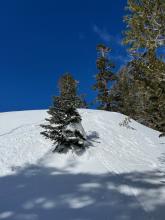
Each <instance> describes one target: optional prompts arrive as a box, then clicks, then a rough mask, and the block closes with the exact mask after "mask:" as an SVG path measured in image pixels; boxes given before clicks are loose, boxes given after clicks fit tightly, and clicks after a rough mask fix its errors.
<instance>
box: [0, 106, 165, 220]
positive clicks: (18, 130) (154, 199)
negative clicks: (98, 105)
mask: <svg viewBox="0 0 165 220" xmlns="http://www.w3.org/2000/svg"><path fill="white" fill-rule="evenodd" d="M80 113H81V115H82V118H83V121H82V123H83V126H84V128H85V130H86V132H87V135H88V136H90V135H91V134H92V132H95V133H94V134H93V137H92V138H91V140H89V141H90V142H91V144H92V145H93V146H91V147H89V149H87V151H86V152H85V153H84V154H83V155H82V156H81V155H79V156H78V155H76V154H74V153H71V152H69V153H67V154H66V155H58V154H52V153H51V152H50V151H51V149H52V146H51V142H50V141H48V140H45V139H44V138H43V137H42V136H41V135H40V131H41V128H40V126H39V124H41V123H43V118H44V117H45V116H46V114H45V111H34V112H33V111H29V112H22V113H21V112H20V113H7V114H5V113H3V114H4V118H5V117H6V119H4V121H3V120H2V119H3V118H2V116H1V118H0V123H1V120H2V124H3V123H4V122H5V123H4V127H5V129H4V132H3V128H0V129H1V130H0V131H1V133H0V176H2V178H3V177H5V176H10V175H16V174H17V172H19V170H23V169H24V168H25V169H26V167H28V166H34V167H32V168H30V171H28V174H27V175H32V176H33V175H36V173H39V172H41V173H42V169H45V168H47V167H48V168H49V167H50V168H52V167H54V168H57V169H59V171H55V173H56V174H58V172H64V173H70V174H74V175H75V174H77V175H79V174H85V173H88V174H90V173H91V174H92V175H93V174H94V175H97V176H99V175H102V174H104V175H105V174H106V176H107V177H108V176H109V178H111V176H114V178H116V179H119V180H120V181H119V183H120V186H115V185H112V186H110V187H113V188H114V187H115V189H116V188H117V190H118V191H119V192H121V193H122V194H124V195H129V196H130V198H131V199H132V203H134V205H135V204H136V206H137V207H138V210H139V212H141V214H139V216H137V217H136V216H135V217H136V218H135V220H136V219H139V220H143V219H144V220H164V219H165V211H164V212H163V211H162V209H163V210H164V209H165V206H164V207H162V206H163V205H164V204H165V184H164V183H165V178H164V177H165V171H164V170H165V149H164V148H163V147H165V146H163V144H160V143H163V142H164V138H162V140H163V141H162V140H160V139H159V138H158V135H159V133H158V132H156V131H153V130H152V129H149V128H146V127H145V126H143V125H140V124H138V123H136V122H134V121H132V122H131V126H132V127H133V128H134V129H135V130H132V129H127V128H125V127H120V126H119V123H120V122H121V121H122V120H123V119H124V116H123V115H121V114H118V113H109V112H104V111H92V110H80ZM12 114H13V116H12ZM14 114H18V115H17V117H16V118H14ZM19 114H22V115H21V121H20V118H19ZM26 114H27V115H26ZM8 117H9V118H12V117H13V119H12V120H13V121H12V126H10V121H9V122H7V123H8V125H6V121H7V118H8ZM22 118H23V119H22ZM20 124H21V125H20ZM35 166H36V167H35ZM42 167H43V168H42ZM150 172H151V176H149V175H147V174H148V173H150ZM152 172H155V173H156V174H155V173H154V174H152ZM132 173H135V176H134V177H133V178H135V181H136V178H137V182H138V181H139V182H140V181H143V182H140V183H139V184H141V185H142V187H139V186H138V185H136V184H134V180H131V182H133V184H132V185H131V184H130V183H129V182H130V181H129V178H124V177H123V176H124V175H128V177H129V175H131V174H132ZM145 173H146V175H144V174H145ZM157 174H160V176H159V175H157ZM61 175H62V174H61ZM138 175H141V176H142V177H141V178H140V180H138V178H139V177H138ZM115 176H116V177H115ZM100 178H101V177H100ZM0 184H1V179H0ZM145 184H146V185H147V184H148V185H149V186H150V188H149V189H146V188H145ZM154 184H155V186H156V185H160V188H157V187H154ZM163 184H164V186H163ZM143 185H144V187H143ZM0 186H1V185H0ZM106 190H107V189H106ZM2 192H3V189H2ZM112 192H113V191H112ZM112 192H111V190H110V195H111V193H112ZM68 193H69V192H68ZM107 193H108V191H107ZM107 195H108V194H107ZM112 195H113V194H112ZM0 196H1V189H0ZM131 196H133V198H134V200H133V198H132V197H131ZM85 198H86V199H85ZM103 198H104V196H103ZM77 199H78V198H77ZM84 199H85V201H86V203H88V202H89V204H90V203H91V204H92V201H90V198H87V197H84ZM9 200H12V199H11V197H10V196H9ZM71 201H72V200H71ZM75 201H77V200H75ZM98 201H99V200H98ZM1 202H3V201H1V199H0V204H1ZM74 203H75V202H74V200H73V204H74ZM77 203H78V202H76V204H77ZM81 203H82V202H80V204H81ZM98 203H99V202H98ZM119 203H120V201H119ZM50 204H51V203H50ZM52 204H53V202H52ZM73 204H72V205H71V206H75V205H73ZM82 204H83V203H82ZM12 205H13V203H12ZM116 205H117V206H118V204H116ZM80 206H81V205H80ZM122 206H124V204H122ZM159 206H160V207H161V209H160V210H161V212H162V213H160V211H159V210H158V211H157V210H156V207H159ZM52 207H53V205H52ZM7 208H8V209H9V210H7V209H6V211H4V212H2V211H1V205H0V219H8V220H10V219H11V220H12V219H13V220H16V219H21V220H27V219H28V220H38V216H37V215H36V214H33V213H30V214H29V213H28V214H25V215H21V216H22V217H19V216H18V215H17V217H13V218H12V215H13V216H14V214H12V211H11V210H10V208H9V207H7ZM17 208H18V207H17ZM125 208H126V210H127V209H128V207H127V206H126V207H125ZM157 209H158V208H157ZM121 210H122V208H121ZM154 210H155V211H154ZM127 211H128V210H127ZM122 212H123V211H122ZM128 213H129V212H128ZM128 213H127V217H126V218H124V217H121V216H120V217H121V218H119V216H118V217H116V216H117V214H116V216H115V214H113V217H112V218H110V217H107V218H103V220H104V219H105V220H106V219H110V220H125V219H126V220H127V219H129V220H131V219H132V218H131V217H130V218H129V215H130V216H132V214H128ZM89 216H90V217H86V218H85V217H84V218H74V219H73V220H98V219H99V217H98V218H96V216H94V217H93V215H89ZM123 216H124V212H123ZM52 219H54V218H53V216H52V218H50V220H52ZM60 219H61V218H58V219H57V220H60ZM63 219H64V218H63ZM68 219H69V218H68ZM71 219H72V218H71ZM39 220H40V219H39ZM42 220H44V219H42ZM64 220H65V219H64ZM100 220H102V219H100Z"/></svg>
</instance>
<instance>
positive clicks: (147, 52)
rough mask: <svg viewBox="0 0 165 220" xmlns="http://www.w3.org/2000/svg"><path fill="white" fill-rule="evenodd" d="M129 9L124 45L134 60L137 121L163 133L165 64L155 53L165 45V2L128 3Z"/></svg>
mask: <svg viewBox="0 0 165 220" xmlns="http://www.w3.org/2000/svg"><path fill="white" fill-rule="evenodd" d="M128 9H129V14H128V15H127V16H125V21H126V23H127V29H126V31H125V39H124V43H125V44H128V45H129V50H130V52H131V54H133V56H134V60H133V61H132V69H134V71H133V72H132V75H133V79H134V82H133V86H134V89H135V91H136V94H138V98H139V99H138V100H137V101H136V103H135V106H134V107H133V108H134V109H135V108H136V111H135V116H134V117H139V118H140V117H141V118H142V117H143V123H144V124H147V125H148V126H150V127H153V128H155V129H158V130H160V131H163V132H164V131H165V104H164V103H165V63H164V62H163V60H160V58H158V57H157V55H156V50H157V48H159V47H161V46H163V45H165V25H164V24H165V13H164V11H165V1H164V0H139V1H137V0H128ZM127 100H128V101H129V98H128V99H127ZM129 104H130V103H129ZM130 107H132V105H130ZM137 111H139V113H138V114H137ZM137 115H138V116H137Z"/></svg>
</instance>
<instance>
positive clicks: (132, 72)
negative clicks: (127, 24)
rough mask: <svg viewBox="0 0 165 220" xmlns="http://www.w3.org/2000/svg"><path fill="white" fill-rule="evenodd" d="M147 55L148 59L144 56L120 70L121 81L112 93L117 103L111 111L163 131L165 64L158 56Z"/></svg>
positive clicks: (164, 126) (112, 100)
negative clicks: (150, 56)
mask: <svg viewBox="0 0 165 220" xmlns="http://www.w3.org/2000/svg"><path fill="white" fill-rule="evenodd" d="M146 56H148V55H145V57H143V58H144V59H145V62H144V61H142V60H141V59H143V58H141V59H139V60H133V61H131V62H130V63H129V64H128V65H127V66H126V67H124V68H123V69H122V70H121V71H120V72H119V80H118V82H117V83H116V84H115V85H114V87H113V88H112V90H111V93H110V97H111V102H112V103H114V105H113V106H112V109H111V110H113V111H118V112H121V113H123V114H125V115H128V116H130V117H131V118H133V119H135V120H137V121H138V122H140V123H143V124H144V125H147V126H149V127H151V128H154V129H157V130H159V131H162V132H163V131H165V77H164V76H165V64H164V62H162V61H160V60H159V59H157V58H156V57H155V58H154V60H152V61H151V60H150V59H151V58H149V57H148V58H147V57H146ZM152 59H153V57H152ZM147 60H148V61H147ZM151 63H152V64H151ZM142 64H143V65H142Z"/></svg>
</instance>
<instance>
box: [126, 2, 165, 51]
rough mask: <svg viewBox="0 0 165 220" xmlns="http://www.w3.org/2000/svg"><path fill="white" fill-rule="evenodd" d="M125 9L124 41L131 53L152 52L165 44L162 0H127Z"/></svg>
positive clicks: (164, 4) (164, 9)
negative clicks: (126, 13) (126, 12)
mask: <svg viewBox="0 0 165 220" xmlns="http://www.w3.org/2000/svg"><path fill="white" fill-rule="evenodd" d="M127 9H128V10H129V14H128V15H127V16H125V17H124V20H125V22H126V23H127V29H126V31H125V32H124V34H125V39H124V43H125V44H129V49H130V51H131V52H132V53H133V54H136V55H137V54H138V52H140V51H142V52H143V51H145V52H151V53H153V52H155V49H156V48H158V47H160V46H162V45H164V44H165V25H164V24H165V13H164V11H165V1H164V0H138V1H137V0H128V7H127Z"/></svg>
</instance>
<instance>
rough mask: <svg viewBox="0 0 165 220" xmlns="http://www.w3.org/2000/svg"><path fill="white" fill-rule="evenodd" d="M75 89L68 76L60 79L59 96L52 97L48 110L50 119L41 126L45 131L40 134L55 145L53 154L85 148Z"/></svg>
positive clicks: (70, 77)
mask: <svg viewBox="0 0 165 220" xmlns="http://www.w3.org/2000/svg"><path fill="white" fill-rule="evenodd" d="M76 89H77V85H76V81H75V80H74V79H73V77H72V76H71V75H70V74H65V75H64V76H62V77H61V78H60V80H59V90H60V95H59V96H55V97H53V106H52V107H50V108H49V110H48V114H49V115H50V118H48V119H46V121H47V122H48V123H47V124H43V125H41V127H42V128H44V129H45V130H44V131H42V132H41V134H42V135H44V136H45V137H46V138H48V139H50V140H52V141H53V144H54V145H55V148H54V150H53V152H59V153H62V152H66V151H68V150H69V149H84V148H85V143H86V135H85V131H84V129H83V127H82V125H81V120H82V119H81V116H80V114H79V113H78V111H77V109H76V108H77V107H78V106H80V102H79V101H80V99H79V98H78V96H77V95H76V92H77V90H76Z"/></svg>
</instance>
